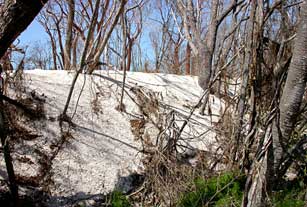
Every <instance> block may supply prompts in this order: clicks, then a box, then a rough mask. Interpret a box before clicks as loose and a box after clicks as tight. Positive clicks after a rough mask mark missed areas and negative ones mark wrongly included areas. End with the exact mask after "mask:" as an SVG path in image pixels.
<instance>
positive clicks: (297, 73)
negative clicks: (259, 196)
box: [273, 1, 307, 171]
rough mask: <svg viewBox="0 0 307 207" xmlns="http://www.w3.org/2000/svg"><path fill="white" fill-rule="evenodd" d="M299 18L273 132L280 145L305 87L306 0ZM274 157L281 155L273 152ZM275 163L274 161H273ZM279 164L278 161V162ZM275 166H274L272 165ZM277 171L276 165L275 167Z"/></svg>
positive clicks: (290, 128) (293, 121)
mask: <svg viewBox="0 0 307 207" xmlns="http://www.w3.org/2000/svg"><path fill="white" fill-rule="evenodd" d="M300 15H301V17H300V18H301V19H300V23H299V26H298V31H297V37H296V40H295V45H294V51H293V57H292V61H291V64H290V66H289V72H288V76H287V80H286V84H285V87H284V91H283V94H282V97H281V100H280V104H279V109H280V119H279V128H280V132H281V134H280V135H278V134H273V135H274V136H281V137H280V142H281V146H283V145H287V142H288V141H289V139H290V137H291V134H292V131H293V129H294V126H295V124H296V119H297V117H298V115H299V112H300V106H301V103H302V98H303V95H304V92H305V88H306V81H307V1H305V2H304V3H303V4H302V5H301V13H300ZM275 157H281V155H279V154H276V153H275V152H274V159H275ZM275 163H276V162H275ZM279 164H280V163H279ZM274 167H275V166H274ZM275 168H276V171H278V169H277V166H276V167H275Z"/></svg>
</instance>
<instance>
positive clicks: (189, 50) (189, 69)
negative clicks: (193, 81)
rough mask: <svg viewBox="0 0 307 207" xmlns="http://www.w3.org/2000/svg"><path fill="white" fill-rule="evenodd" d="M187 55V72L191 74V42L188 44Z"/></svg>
mask: <svg viewBox="0 0 307 207" xmlns="http://www.w3.org/2000/svg"><path fill="white" fill-rule="evenodd" d="M185 57H186V58H185V74H186V75H190V74H191V48H190V45H189V44H187V48H186V56H185Z"/></svg>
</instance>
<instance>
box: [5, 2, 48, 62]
mask: <svg viewBox="0 0 307 207" xmlns="http://www.w3.org/2000/svg"><path fill="white" fill-rule="evenodd" d="M47 1H48V0H27V1H24V0H14V1H13V0H7V1H5V3H4V5H3V6H2V8H1V11H0V45H1V46H0V58H1V57H2V56H3V55H4V53H5V52H6V50H7V48H8V47H9V46H10V45H11V44H12V43H13V42H14V40H15V39H16V38H17V37H18V36H19V35H20V33H21V32H23V31H24V30H25V29H26V28H27V27H28V25H29V24H30V23H31V22H32V21H33V19H34V18H35V16H36V15H37V14H38V13H39V11H40V10H41V9H42V7H43V6H44V4H45V3H46V2H47Z"/></svg>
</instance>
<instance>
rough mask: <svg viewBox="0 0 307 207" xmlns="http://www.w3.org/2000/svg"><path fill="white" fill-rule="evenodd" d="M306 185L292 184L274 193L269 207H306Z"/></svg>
mask: <svg viewBox="0 0 307 207" xmlns="http://www.w3.org/2000/svg"><path fill="white" fill-rule="evenodd" d="M306 187H307V185H306V183H304V182H303V181H297V182H294V183H292V184H291V185H290V186H288V187H287V188H284V189H282V190H279V191H277V192H274V193H273V195H272V200H271V205H272V206H274V207H304V206H307V201H306V199H305V197H306V196H307V188H306Z"/></svg>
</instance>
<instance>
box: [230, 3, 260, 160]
mask: <svg viewBox="0 0 307 207" xmlns="http://www.w3.org/2000/svg"><path fill="white" fill-rule="evenodd" d="M256 9H257V0H252V2H251V11H250V17H249V23H248V25H247V28H248V33H247V37H246V42H247V43H246V50H245V58H244V65H243V74H242V76H243V77H242V84H241V91H240V99H239V102H238V106H237V111H236V120H235V132H234V136H233V149H232V152H231V154H232V162H233V163H235V162H236V161H237V153H238V147H239V145H240V140H241V132H242V126H243V118H244V112H245V109H246V96H247V87H248V81H249V70H250V66H251V63H252V56H253V54H252V53H253V36H254V21H255V13H256Z"/></svg>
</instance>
